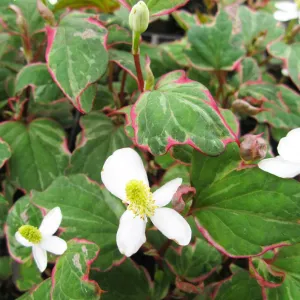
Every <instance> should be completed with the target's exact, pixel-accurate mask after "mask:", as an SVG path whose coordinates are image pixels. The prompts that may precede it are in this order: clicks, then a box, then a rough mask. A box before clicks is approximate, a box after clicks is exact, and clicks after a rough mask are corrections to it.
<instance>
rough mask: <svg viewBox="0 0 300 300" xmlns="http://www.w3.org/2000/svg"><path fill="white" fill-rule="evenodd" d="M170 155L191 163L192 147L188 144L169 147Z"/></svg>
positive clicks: (180, 160)
mask: <svg viewBox="0 0 300 300" xmlns="http://www.w3.org/2000/svg"><path fill="white" fill-rule="evenodd" d="M170 151H171V153H172V157H174V159H176V160H177V161H179V162H180V163H183V164H188V165H190V164H191V160H192V154H193V148H192V147H191V146H189V145H178V146H174V147H172V148H171V150H170Z"/></svg>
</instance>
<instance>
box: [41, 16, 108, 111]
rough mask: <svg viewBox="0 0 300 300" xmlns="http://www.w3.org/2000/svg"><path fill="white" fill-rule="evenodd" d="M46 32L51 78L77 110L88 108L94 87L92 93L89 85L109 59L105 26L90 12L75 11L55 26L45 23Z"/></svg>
mask: <svg viewBox="0 0 300 300" xmlns="http://www.w3.org/2000/svg"><path fill="white" fill-rule="evenodd" d="M47 35H48V46H47V53H46V60H47V63H48V67H49V69H50V71H51V75H52V77H53V79H54V80H55V81H56V83H57V84H58V85H59V87H60V88H61V90H62V91H63V92H64V94H65V95H66V96H67V97H68V98H69V99H70V100H71V101H72V103H73V105H74V106H75V107H76V108H77V109H78V110H80V111H82V112H88V111H90V110H91V108H92V102H93V100H94V97H95V92H96V91H94V92H93V93H94V94H92V95H91V94H90V93H91V92H92V90H90V89H89V88H88V87H89V86H90V85H91V84H92V83H94V82H95V81H97V80H98V79H99V78H100V77H101V76H102V75H103V74H104V72H105V70H106V68H107V63H108V54H107V50H106V36H107V31H106V29H105V28H104V27H103V26H102V25H101V24H100V23H99V22H98V21H97V20H95V19H93V18H92V17H91V15H89V14H86V13H79V12H74V13H70V14H68V15H66V16H65V17H64V18H63V19H62V20H61V22H60V24H59V26H58V27H56V28H50V27H48V28H47ZM86 90H90V91H89V92H88V94H86V92H85V91H86Z"/></svg>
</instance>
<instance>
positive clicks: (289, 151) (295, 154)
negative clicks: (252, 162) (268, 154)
mask: <svg viewBox="0 0 300 300" xmlns="http://www.w3.org/2000/svg"><path fill="white" fill-rule="evenodd" d="M277 150H278V153H279V156H276V157H274V158H268V159H263V160H262V161H260V162H259V164H258V167H259V168H260V169H262V170H264V171H266V172H268V173H271V174H273V175H276V176H278V177H281V178H293V177H295V176H296V175H298V174H300V128H297V129H293V130H291V131H290V132H289V133H288V134H287V136H286V137H284V138H282V139H281V140H280V142H279V145H278V148H277Z"/></svg>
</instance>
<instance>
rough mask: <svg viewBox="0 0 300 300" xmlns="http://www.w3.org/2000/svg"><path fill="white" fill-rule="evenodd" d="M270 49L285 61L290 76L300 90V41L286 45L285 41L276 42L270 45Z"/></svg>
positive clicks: (270, 51) (273, 54) (274, 54)
mask: <svg viewBox="0 0 300 300" xmlns="http://www.w3.org/2000/svg"><path fill="white" fill-rule="evenodd" d="M268 51H269V53H270V54H271V55H272V56H275V57H277V58H280V59H281V60H282V61H283V63H284V68H287V69H288V73H289V76H290V77H291V79H292V80H293V82H294V83H295V85H296V86H297V87H298V89H299V90H300V77H299V73H300V66H299V57H300V43H295V44H292V45H286V44H284V43H283V42H275V43H273V44H271V45H270V46H269V47H268Z"/></svg>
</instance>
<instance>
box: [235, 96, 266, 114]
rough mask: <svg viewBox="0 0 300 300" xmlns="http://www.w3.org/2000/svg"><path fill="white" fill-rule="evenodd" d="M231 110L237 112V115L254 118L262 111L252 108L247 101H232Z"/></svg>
mask: <svg viewBox="0 0 300 300" xmlns="http://www.w3.org/2000/svg"><path fill="white" fill-rule="evenodd" d="M232 110H233V111H234V112H238V113H241V114H245V115H249V116H255V115H257V114H258V113H260V112H261V111H263V109H262V108H259V107H255V106H252V105H251V104H250V103H248V102H247V101H245V100H240V99H237V100H235V101H233V103H232Z"/></svg>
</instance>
